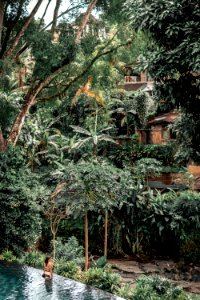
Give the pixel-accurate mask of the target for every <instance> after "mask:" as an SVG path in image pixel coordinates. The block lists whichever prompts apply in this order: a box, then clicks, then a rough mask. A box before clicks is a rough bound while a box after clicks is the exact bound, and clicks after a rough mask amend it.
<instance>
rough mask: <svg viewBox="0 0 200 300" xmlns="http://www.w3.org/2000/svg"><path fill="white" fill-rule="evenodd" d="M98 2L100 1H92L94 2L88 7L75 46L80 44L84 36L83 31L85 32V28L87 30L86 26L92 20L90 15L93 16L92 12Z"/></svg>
mask: <svg viewBox="0 0 200 300" xmlns="http://www.w3.org/2000/svg"><path fill="white" fill-rule="evenodd" d="M97 1H98V0H92V1H91V2H90V4H89V5H88V8H87V10H86V12H85V14H84V17H83V18H82V20H81V24H80V26H79V30H78V32H77V34H76V38H75V44H79V42H80V40H81V35H82V33H83V30H84V28H85V26H86V24H87V22H88V20H89V18H90V15H91V13H92V10H93V9H94V7H95V5H96V3H97Z"/></svg>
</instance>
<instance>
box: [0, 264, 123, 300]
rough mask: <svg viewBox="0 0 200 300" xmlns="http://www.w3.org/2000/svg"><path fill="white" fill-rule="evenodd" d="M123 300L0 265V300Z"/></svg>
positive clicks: (25, 269) (29, 270) (36, 272)
mask: <svg viewBox="0 0 200 300" xmlns="http://www.w3.org/2000/svg"><path fill="white" fill-rule="evenodd" d="M24 299H27V300H50V299H51V300H77V299H78V300H120V299H121V300H123V299H122V298H118V297H115V296H113V295H111V294H109V293H105V292H103V291H101V290H98V289H93V288H91V287H90V286H86V285H84V284H82V283H79V282H76V281H73V280H68V279H66V278H63V277H61V276H58V275H55V274H54V276H53V280H44V279H43V278H42V270H38V269H34V268H31V267H26V266H19V265H17V264H8V263H4V262H0V300H24Z"/></svg>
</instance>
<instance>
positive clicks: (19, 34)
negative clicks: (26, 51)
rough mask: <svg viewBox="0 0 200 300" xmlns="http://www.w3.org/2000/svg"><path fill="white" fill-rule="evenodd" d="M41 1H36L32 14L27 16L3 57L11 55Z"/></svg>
mask: <svg viewBox="0 0 200 300" xmlns="http://www.w3.org/2000/svg"><path fill="white" fill-rule="evenodd" d="M42 1H43V0H38V2H37V4H36V5H35V7H34V8H33V10H32V12H31V13H30V15H29V17H28V18H27V20H26V22H25V24H24V25H23V26H22V28H21V30H20V31H19V32H18V34H17V35H16V37H15V39H14V42H13V44H12V46H11V48H10V49H9V50H8V51H7V52H6V54H5V57H8V56H12V55H13V52H14V51H15V49H16V47H17V45H18V44H19V41H20V39H21V37H22V36H23V35H24V32H25V31H26V29H27V28H28V26H29V24H30V23H31V21H32V19H33V17H34V16H35V14H36V12H37V11H38V8H39V7H40V5H41V3H42ZM5 57H4V58H5Z"/></svg>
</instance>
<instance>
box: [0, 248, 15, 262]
mask: <svg viewBox="0 0 200 300" xmlns="http://www.w3.org/2000/svg"><path fill="white" fill-rule="evenodd" d="M0 260H5V261H9V262H12V261H16V260H17V258H16V256H15V255H14V254H13V253H12V251H9V250H5V251H3V252H2V253H1V255H0Z"/></svg>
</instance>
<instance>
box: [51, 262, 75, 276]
mask: <svg viewBox="0 0 200 300" xmlns="http://www.w3.org/2000/svg"><path fill="white" fill-rule="evenodd" d="M54 271H55V272H56V273H57V274H59V275H61V276H64V277H68V278H71V279H76V274H77V272H78V271H80V267H79V266H78V265H77V264H76V262H74V261H67V262H66V261H63V260H60V261H59V262H57V263H56V266H55V268H54Z"/></svg>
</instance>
